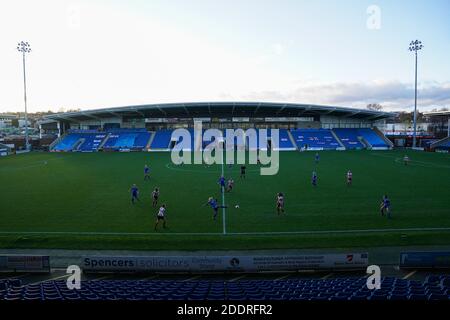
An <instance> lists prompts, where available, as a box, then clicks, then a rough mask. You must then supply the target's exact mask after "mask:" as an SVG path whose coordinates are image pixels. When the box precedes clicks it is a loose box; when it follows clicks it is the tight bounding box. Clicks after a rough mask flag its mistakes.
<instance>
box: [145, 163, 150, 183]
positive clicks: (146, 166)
mask: <svg viewBox="0 0 450 320" xmlns="http://www.w3.org/2000/svg"><path fill="white" fill-rule="evenodd" d="M147 179H150V168H149V167H148V165H145V167H144V180H147Z"/></svg>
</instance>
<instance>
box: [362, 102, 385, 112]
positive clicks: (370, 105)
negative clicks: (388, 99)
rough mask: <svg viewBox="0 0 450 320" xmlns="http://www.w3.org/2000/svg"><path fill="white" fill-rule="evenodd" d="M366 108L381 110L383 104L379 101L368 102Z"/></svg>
mask: <svg viewBox="0 0 450 320" xmlns="http://www.w3.org/2000/svg"><path fill="white" fill-rule="evenodd" d="M366 108H367V109H368V110H373V111H381V110H383V106H382V105H381V104H379V103H369V104H368V105H367V107H366Z"/></svg>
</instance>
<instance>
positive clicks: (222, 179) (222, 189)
mask: <svg viewBox="0 0 450 320" xmlns="http://www.w3.org/2000/svg"><path fill="white" fill-rule="evenodd" d="M217 183H218V184H219V185H220V191H221V192H224V190H225V178H224V176H221V177H220V178H219V181H218V182H217Z"/></svg>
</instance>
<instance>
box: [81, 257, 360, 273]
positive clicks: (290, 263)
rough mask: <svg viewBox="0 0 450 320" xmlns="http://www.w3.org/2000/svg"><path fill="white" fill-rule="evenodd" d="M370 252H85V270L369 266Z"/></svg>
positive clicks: (237, 270) (347, 267)
mask: <svg viewBox="0 0 450 320" xmlns="http://www.w3.org/2000/svg"><path fill="white" fill-rule="evenodd" d="M367 265H368V254H367V253H344V254H321V255H317V254H311V255H286V256H282V255H267V256H248V255H245V256H242V255H241V256H154V257H126V256H124V257H114V256H85V257H83V258H82V261H81V265H80V266H81V268H82V269H83V271H91V272H95V271H131V272H133V271H150V272H151V271H155V272H156V271H175V272H191V271H195V272H198V271H204V272H209V271H221V272H223V271H226V272H233V271H235V272H243V271H246V272H249V271H250V272H251V271H255V272H256V271H274V270H283V271H284V270H286V271H287V270H315V269H365V268H366V267H367Z"/></svg>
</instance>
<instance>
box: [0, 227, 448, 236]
mask: <svg viewBox="0 0 450 320" xmlns="http://www.w3.org/2000/svg"><path fill="white" fill-rule="evenodd" d="M439 231H450V227H448V228H439V227H437V228H391V229H353V230H316V231H267V232H227V233H226V235H227V236H275V235H287V236H288V235H315V234H345V233H350V234H351V233H387V232H439ZM0 235H75V236H77V235H78V236H224V233H223V232H172V233H153V232H148V233H145V232H71V231H67V232H65V231H49V232H45V231H0Z"/></svg>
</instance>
